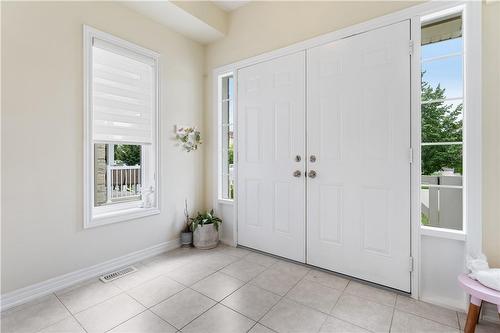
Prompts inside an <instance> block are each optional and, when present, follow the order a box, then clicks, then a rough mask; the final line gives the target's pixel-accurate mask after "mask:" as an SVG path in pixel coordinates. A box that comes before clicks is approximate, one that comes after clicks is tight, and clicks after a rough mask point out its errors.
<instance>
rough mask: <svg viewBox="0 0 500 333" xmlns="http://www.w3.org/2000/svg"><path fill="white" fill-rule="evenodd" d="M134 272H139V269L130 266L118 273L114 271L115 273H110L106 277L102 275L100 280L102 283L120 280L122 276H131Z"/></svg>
mask: <svg viewBox="0 0 500 333" xmlns="http://www.w3.org/2000/svg"><path fill="white" fill-rule="evenodd" d="M134 272H137V268H135V267H134V266H129V267H125V268H122V269H120V270H118V271H114V272H111V273H108V274H106V275H102V276H101V277H100V278H99V279H100V280H101V281H102V282H109V281H113V280H116V279H119V278H121V277H122V276H125V275H127V274H131V273H134Z"/></svg>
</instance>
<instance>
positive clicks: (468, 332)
mask: <svg viewBox="0 0 500 333" xmlns="http://www.w3.org/2000/svg"><path fill="white" fill-rule="evenodd" d="M480 302H481V301H479V302H477V301H475V300H474V301H473V300H472V299H471V302H470V304H469V312H468V313H467V322H466V323H465V330H464V332H465V333H474V331H475V330H476V324H477V321H478V319H479V313H480V312H481V303H480ZM474 303H476V304H477V303H479V305H476V304H474Z"/></svg>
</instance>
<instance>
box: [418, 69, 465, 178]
mask: <svg viewBox="0 0 500 333" xmlns="http://www.w3.org/2000/svg"><path fill="white" fill-rule="evenodd" d="M424 75H425V72H424V73H422V101H423V102H424V101H437V102H433V103H428V104H422V111H421V116H422V142H424V143H428V142H462V133H463V131H462V128H463V120H462V111H463V103H460V104H458V105H457V106H455V107H453V105H450V104H446V103H445V102H443V101H440V100H443V99H445V98H446V94H445V93H446V89H444V88H441V85H439V84H438V85H437V87H435V88H433V87H432V86H431V85H430V84H429V83H428V82H426V81H424ZM443 167H448V168H453V169H454V170H455V173H459V174H462V145H441V146H422V174H423V175H432V174H434V173H436V172H439V171H440V170H441V169H442V168H443Z"/></svg>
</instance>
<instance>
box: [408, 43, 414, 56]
mask: <svg viewBox="0 0 500 333" xmlns="http://www.w3.org/2000/svg"><path fill="white" fill-rule="evenodd" d="M408 52H409V53H410V55H413V41H412V40H410V43H409V48H408Z"/></svg>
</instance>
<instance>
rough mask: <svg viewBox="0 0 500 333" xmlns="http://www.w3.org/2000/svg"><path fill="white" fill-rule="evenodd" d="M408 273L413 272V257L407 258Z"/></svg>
mask: <svg viewBox="0 0 500 333" xmlns="http://www.w3.org/2000/svg"><path fill="white" fill-rule="evenodd" d="M408 271H410V272H413V257H409V258H408Z"/></svg>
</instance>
